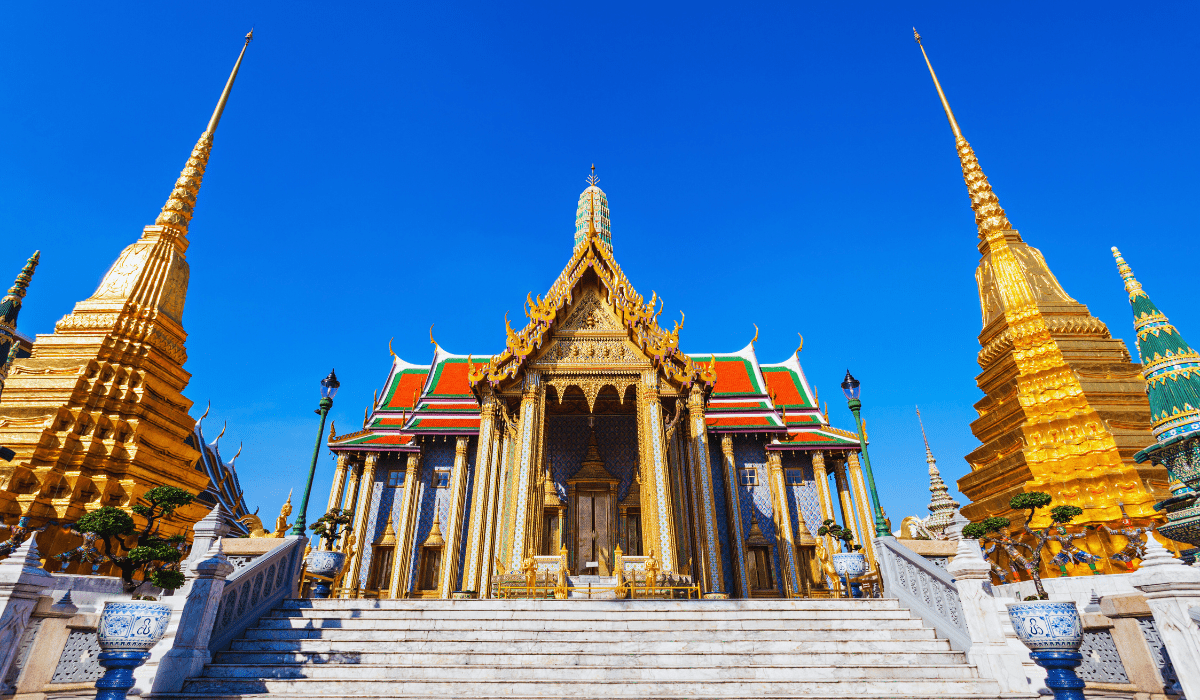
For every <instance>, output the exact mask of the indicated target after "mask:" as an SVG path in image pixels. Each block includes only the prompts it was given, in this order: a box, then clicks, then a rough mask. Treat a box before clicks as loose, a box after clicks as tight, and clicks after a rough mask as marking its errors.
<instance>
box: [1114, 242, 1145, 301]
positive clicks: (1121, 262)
mask: <svg viewBox="0 0 1200 700" xmlns="http://www.w3.org/2000/svg"><path fill="white" fill-rule="evenodd" d="M1112 254H1113V258H1114V259H1116V261H1117V271H1118V272H1120V273H1121V279H1122V280H1124V281H1125V292H1126V293H1127V294H1129V299H1130V300H1131V301H1132V300H1133V298H1134V297H1136V296H1138V295H1139V294H1145V293H1146V292H1145V291H1143V290H1142V283H1141V282H1138V281H1137V278H1136V277H1134V276H1133V269H1132V268H1131V267H1129V263H1127V262H1125V258H1123V257H1121V251H1119V250H1117V247H1116V246H1113V247H1112Z"/></svg>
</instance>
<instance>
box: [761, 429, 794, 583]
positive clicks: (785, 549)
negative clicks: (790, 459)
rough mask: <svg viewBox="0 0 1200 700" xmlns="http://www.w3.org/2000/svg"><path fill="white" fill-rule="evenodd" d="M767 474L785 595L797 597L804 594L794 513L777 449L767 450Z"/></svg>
mask: <svg viewBox="0 0 1200 700" xmlns="http://www.w3.org/2000/svg"><path fill="white" fill-rule="evenodd" d="M767 472H768V474H767V476H768V479H769V480H770V486H771V513H772V515H774V519H775V547H776V548H777V549H778V550H779V558H780V561H781V562H782V564H783V579H784V583H785V584H786V588H785V590H784V595H785V596H786V597H788V598H795V597H797V596H800V595H802V594H803V589H802V587H801V585H800V576H799V569H798V567H797V566H796V547H795V538H794V537H793V534H792V515H791V509H790V508H789V504H788V497H787V484H786V482H785V481H784V478H783V461H782V460H781V459H780V454H779V452H778V451H776V450H767Z"/></svg>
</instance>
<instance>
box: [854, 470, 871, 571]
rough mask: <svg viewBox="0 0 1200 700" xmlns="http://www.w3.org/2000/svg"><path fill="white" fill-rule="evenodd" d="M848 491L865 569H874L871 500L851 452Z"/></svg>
mask: <svg viewBox="0 0 1200 700" xmlns="http://www.w3.org/2000/svg"><path fill="white" fill-rule="evenodd" d="M848 461H849V469H848V471H849V472H850V490H851V491H852V492H853V494H854V505H855V506H857V508H855V515H856V516H857V518H858V531H859V532H861V533H863V539H862V541H860V542H859V544H861V545H862V547H863V554H866V555H867V567H868V568H871V569H874V568H875V538H874V536H873V535H872V533H874V532H875V527H874V525H875V518H873V517H871V499H870V498H868V497H867V482H866V481H864V480H863V474H862V466H861V465H859V463H858V453H857V452H851V453H850V458H849V460H848Z"/></svg>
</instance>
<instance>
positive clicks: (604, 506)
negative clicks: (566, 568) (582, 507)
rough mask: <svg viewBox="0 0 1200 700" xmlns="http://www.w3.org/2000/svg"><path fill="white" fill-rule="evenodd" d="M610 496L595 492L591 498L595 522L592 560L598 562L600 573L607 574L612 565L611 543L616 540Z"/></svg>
mask: <svg viewBox="0 0 1200 700" xmlns="http://www.w3.org/2000/svg"><path fill="white" fill-rule="evenodd" d="M611 504H612V496H611V495H610V494H608V493H607V492H605V493H597V494H595V496H594V497H593V498H592V522H593V523H595V528H596V534H595V543H596V558H595V559H593V560H592V561H596V562H599V563H600V575H601V576H608V575H609V573H610V572H611V569H612V567H611V566H610V562H611V561H612V543H613V542H614V541H615V540H616V538H615V537H614V536H613V535H614V534H615V533H614V532H613V530H614V528H613V524H614V523H613V516H612V513H611V512H610V511H611V510H612V505H611Z"/></svg>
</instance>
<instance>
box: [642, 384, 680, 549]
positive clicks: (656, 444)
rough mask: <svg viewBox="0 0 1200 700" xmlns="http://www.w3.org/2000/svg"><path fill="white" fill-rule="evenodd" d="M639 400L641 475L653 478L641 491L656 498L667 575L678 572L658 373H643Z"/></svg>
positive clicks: (657, 525) (657, 530)
mask: <svg viewBox="0 0 1200 700" xmlns="http://www.w3.org/2000/svg"><path fill="white" fill-rule="evenodd" d="M637 400H638V413H639V417H640V418H641V421H642V425H641V427H642V428H644V431H643V430H639V431H638V433H639V435H644V436H645V439H643V440H641V443H642V457H641V464H642V465H643V468H642V474H643V475H647V474H649V475H651V479H650V483H649V484H645V483H643V484H642V488H643V489H645V488H647V487H649V488H650V492H651V493H652V494H653V496H654V500H653V503H654V516H655V517H654V527H655V532H654V534H655V538H654V539H655V540H656V541H657V542H658V547H657V551H656V552H655V553H656V554H657V556H658V560H659V562H660V565H661V567H662V568H661V569H660V571H662V572H663V573H667V572H672V571H675V533H674V530H675V518H674V517H673V515H672V513H671V511H672V508H673V503H672V499H671V479H670V476H669V475H668V474H667V448H666V444H665V443H664V442H663V436H664V432H663V422H662V402H661V401H659V397H658V372H657V371H655V370H648V371H646V372H643V373H642V381H641V382H639V383H638V387H637ZM646 467H649V469H646ZM643 478H645V476H643Z"/></svg>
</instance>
